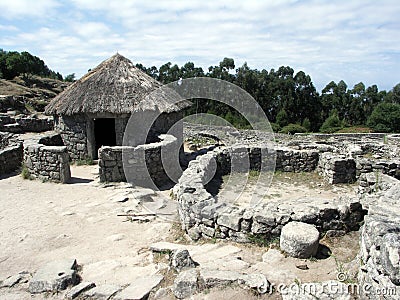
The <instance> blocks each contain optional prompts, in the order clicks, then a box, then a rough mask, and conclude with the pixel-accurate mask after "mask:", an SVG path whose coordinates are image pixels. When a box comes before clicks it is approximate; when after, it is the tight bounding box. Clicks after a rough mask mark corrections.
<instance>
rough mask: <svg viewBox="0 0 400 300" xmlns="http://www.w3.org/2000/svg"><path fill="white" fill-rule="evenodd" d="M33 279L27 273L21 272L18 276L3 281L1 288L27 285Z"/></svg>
mask: <svg viewBox="0 0 400 300" xmlns="http://www.w3.org/2000/svg"><path fill="white" fill-rule="evenodd" d="M30 278H31V274H30V273H29V272H27V271H22V272H19V273H18V274H17V275H13V276H10V277H8V278H6V279H5V280H3V283H2V284H1V285H0V287H13V286H14V285H16V284H18V283H26V282H28V281H29V279H30Z"/></svg>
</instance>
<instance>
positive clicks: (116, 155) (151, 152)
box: [99, 135, 179, 187]
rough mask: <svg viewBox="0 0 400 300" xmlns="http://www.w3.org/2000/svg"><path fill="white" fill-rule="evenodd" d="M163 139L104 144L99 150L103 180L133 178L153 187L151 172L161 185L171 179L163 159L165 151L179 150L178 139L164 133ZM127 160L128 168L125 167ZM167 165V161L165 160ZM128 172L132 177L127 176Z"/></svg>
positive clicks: (134, 181) (116, 180)
mask: <svg viewBox="0 0 400 300" xmlns="http://www.w3.org/2000/svg"><path fill="white" fill-rule="evenodd" d="M159 139H160V142H157V143H151V144H145V145H139V146H136V147H130V146H115V147H109V146H104V147H101V148H100V149H99V174H100V181H101V182H118V181H127V179H126V177H128V179H129V181H132V182H131V183H133V184H134V185H138V186H145V187H149V182H148V180H147V179H148V178H147V177H146V176H145V174H149V176H150V178H151V179H152V181H154V182H156V183H157V184H159V185H163V184H166V183H168V182H169V177H168V176H167V174H166V173H165V170H164V166H163V163H162V162H161V155H162V151H166V153H177V151H178V150H177V147H178V146H179V144H178V141H177V139H176V138H175V137H174V136H171V135H160V136H159ZM124 159H125V169H124ZM164 165H165V163H164ZM125 172H128V176H126V175H125Z"/></svg>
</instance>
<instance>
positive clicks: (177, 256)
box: [171, 249, 196, 272]
mask: <svg viewBox="0 0 400 300" xmlns="http://www.w3.org/2000/svg"><path fill="white" fill-rule="evenodd" d="M171 266H172V267H173V268H174V269H175V270H177V271H178V272H179V271H181V270H182V269H185V268H194V267H196V263H195V262H194V261H193V259H192V257H191V256H190V254H189V251H187V250H186V249H178V250H175V251H173V252H172V256H171Z"/></svg>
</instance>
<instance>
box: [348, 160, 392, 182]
mask: <svg viewBox="0 0 400 300" xmlns="http://www.w3.org/2000/svg"><path fill="white" fill-rule="evenodd" d="M356 162H357V165H356V167H357V176H360V175H361V174H363V173H370V172H373V173H382V174H386V175H389V176H392V177H394V178H396V179H400V161H398V160H392V161H388V160H371V159H366V158H360V159H357V160H356Z"/></svg>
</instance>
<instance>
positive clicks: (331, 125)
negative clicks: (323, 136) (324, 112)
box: [319, 113, 342, 133]
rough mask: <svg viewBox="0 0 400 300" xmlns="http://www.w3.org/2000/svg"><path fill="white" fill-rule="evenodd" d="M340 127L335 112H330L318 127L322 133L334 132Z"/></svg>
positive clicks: (340, 124)
mask: <svg viewBox="0 0 400 300" xmlns="http://www.w3.org/2000/svg"><path fill="white" fill-rule="evenodd" d="M340 129H342V122H341V121H340V119H339V117H338V115H337V114H336V113H333V114H331V115H330V116H329V117H328V118H327V119H326V120H325V122H324V123H323V124H322V126H321V128H320V129H319V131H320V132H322V133H334V132H336V131H338V130H340Z"/></svg>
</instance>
